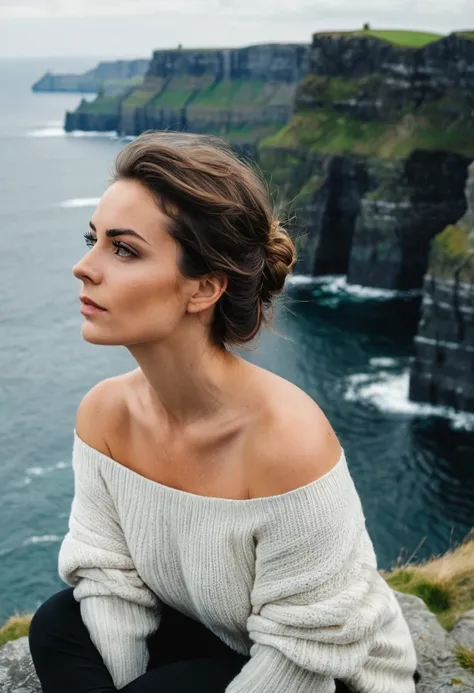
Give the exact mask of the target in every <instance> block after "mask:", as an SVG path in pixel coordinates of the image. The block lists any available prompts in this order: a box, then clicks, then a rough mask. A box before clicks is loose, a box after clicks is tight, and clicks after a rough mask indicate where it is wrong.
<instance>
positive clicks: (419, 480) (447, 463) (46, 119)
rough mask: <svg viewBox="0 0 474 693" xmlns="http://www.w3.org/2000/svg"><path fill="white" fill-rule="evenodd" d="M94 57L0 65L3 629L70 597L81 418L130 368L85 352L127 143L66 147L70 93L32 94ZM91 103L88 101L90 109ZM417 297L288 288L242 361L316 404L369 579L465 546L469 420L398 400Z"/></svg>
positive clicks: (112, 355) (471, 495) (298, 285)
mask: <svg viewBox="0 0 474 693" xmlns="http://www.w3.org/2000/svg"><path fill="white" fill-rule="evenodd" d="M96 62H97V60H96V59H94V58H90V59H77V60H73V59H64V60H61V59H58V58H54V59H50V60H43V59H41V60H36V61H35V60H12V61H8V60H1V61H0V157H1V158H0V160H1V167H0V219H1V224H0V238H1V252H0V299H1V300H0V624H1V623H2V622H3V621H4V620H6V619H7V618H8V617H9V616H11V615H13V614H14V613H21V612H32V611H34V610H35V609H36V608H37V607H38V606H39V605H40V604H41V603H42V602H43V601H44V600H45V599H47V598H48V597H49V596H51V595H52V594H53V593H54V592H56V591H58V590H60V589H62V588H63V587H65V586H66V585H65V584H64V583H63V582H62V581H61V580H60V578H59V576H58V573H57V555H58V551H59V546H60V543H61V541H62V538H63V536H64V534H65V533H66V532H67V521H68V517H69V511H70V506H71V501H72V495H73V474H72V468H71V453H72V441H73V428H74V422H75V415H76V410H77V406H78V404H79V401H80V399H81V398H82V396H83V395H84V394H85V393H86V392H87V390H88V389H90V388H91V387H92V386H93V385H94V384H95V383H96V382H98V381H99V380H102V379H103V378H106V377H109V376H111V375H115V374H118V373H123V372H125V371H127V370H130V369H131V368H134V367H135V365H136V364H135V362H134V361H133V359H132V357H131V356H130V355H129V353H128V352H127V350H126V349H124V348H111V347H103V346H95V345H91V344H88V343H86V342H84V341H83V340H82V337H81V325H82V323H83V321H84V318H83V316H82V315H81V314H80V312H79V308H80V304H79V299H78V296H79V290H80V282H79V281H78V280H77V279H75V278H74V277H73V276H72V271H71V269H72V266H73V265H74V263H75V262H77V260H78V259H79V258H80V257H81V256H82V255H83V254H84V253H85V252H86V250H87V248H86V246H85V242H84V239H83V236H82V234H83V233H84V231H85V230H86V229H87V225H88V221H89V219H90V217H91V215H92V213H93V209H94V206H95V205H96V204H97V201H98V199H99V198H100V196H101V194H102V193H103V191H104V190H105V188H106V187H107V184H108V180H109V175H110V172H111V168H112V164H113V160H114V157H115V155H116V154H117V153H118V151H119V150H120V149H121V148H122V147H123V146H124V145H125V144H126V141H124V140H122V139H119V138H117V137H115V136H112V135H94V134H88V135H76V134H73V135H66V134H65V133H64V131H63V127H62V124H63V117H64V113H65V111H66V109H73V108H74V107H75V106H76V105H77V104H78V102H79V100H80V95H77V94H33V93H32V92H31V84H32V83H33V82H34V81H35V80H36V79H38V78H39V77H40V76H41V75H42V74H43V73H44V72H45V71H46V69H51V70H53V71H55V72H73V71H74V72H75V71H82V70H85V69H88V68H90V67H93V66H94V65H95V64H96ZM88 98H90V97H88ZM419 305H420V298H419V296H410V295H406V296H394V295H392V294H390V293H387V292H382V291H374V290H366V289H362V288H361V287H350V286H348V285H347V284H346V282H345V279H344V277H326V278H324V279H323V280H314V279H311V278H309V277H302V276H295V277H292V278H291V280H290V282H289V283H288V288H287V290H286V293H285V294H284V296H283V297H282V299H281V301H280V303H279V305H278V309H277V312H276V323H275V326H276V328H277V330H278V331H280V332H283V333H284V334H285V335H286V339H283V338H281V337H280V336H278V335H277V334H274V333H272V332H264V333H262V335H261V338H260V340H259V343H258V346H257V348H256V349H255V350H253V351H252V352H247V351H245V352H241V353H242V355H243V356H244V357H245V358H247V359H249V360H251V361H253V362H254V363H258V364H259V365H261V366H263V367H264V368H267V369H269V370H271V371H273V372H275V373H278V374H279V375H281V376H283V377H285V378H287V379H288V380H290V381H291V382H293V383H295V384H296V385H298V386H299V387H301V388H302V389H303V390H305V392H307V393H308V394H309V395H311V397H313V399H314V400H315V401H316V402H318V404H319V405H320V406H321V407H322V408H323V410H324V411H325V413H326V415H327V416H328V418H329V420H330V421H331V423H332V425H333V427H334V428H335V430H336V432H337V434H338V435H339V439H340V441H341V443H342V445H343V446H344V448H345V451H346V455H347V459H348V463H349V467H350V469H351V473H352V476H353V478H354V482H355V484H356V487H357V489H358V491H359V494H360V497H361V500H362V503H363V507H364V512H365V516H366V520H367V526H368V529H369V533H370V535H371V537H372V540H373V542H374V545H375V549H376V552H377V556H378V561H379V567H381V568H389V567H391V566H393V565H395V564H396V563H397V562H400V561H420V560H423V559H426V558H428V557H430V556H432V555H435V554H440V553H444V552H445V551H447V550H448V549H449V548H450V547H452V546H454V545H456V544H457V543H459V541H461V540H462V539H463V538H464V537H465V536H466V535H467V534H468V532H469V531H470V530H471V529H472V526H473V517H474V467H473V462H474V417H473V416H469V415H463V414H456V413H454V412H450V411H445V410H438V409H433V408H431V407H428V406H420V405H417V404H413V403H411V402H409V401H408V396H407V393H408V369H409V364H410V359H411V357H412V356H413V336H414V334H415V331H416V325H417V321H418V314H419Z"/></svg>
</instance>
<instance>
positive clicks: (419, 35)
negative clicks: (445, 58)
mask: <svg viewBox="0 0 474 693" xmlns="http://www.w3.org/2000/svg"><path fill="white" fill-rule="evenodd" d="M361 33H363V34H368V35H369V36H374V37H375V38H379V39H382V40H383V41H389V42H390V43H393V44H395V45H396V46H408V47H409V48H423V46H427V45H428V44H429V43H434V41H439V40H440V39H441V38H443V36H442V34H432V33H429V32H426V31H404V30H390V29H388V30H384V29H382V30H378V29H369V30H368V31H363V32H361Z"/></svg>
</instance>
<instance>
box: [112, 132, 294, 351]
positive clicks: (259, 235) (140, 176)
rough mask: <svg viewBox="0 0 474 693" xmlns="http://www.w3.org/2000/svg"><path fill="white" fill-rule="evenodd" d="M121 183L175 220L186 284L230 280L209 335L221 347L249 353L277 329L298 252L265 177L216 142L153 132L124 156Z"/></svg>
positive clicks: (117, 172)
mask: <svg viewBox="0 0 474 693" xmlns="http://www.w3.org/2000/svg"><path fill="white" fill-rule="evenodd" d="M121 179H132V180H137V181H140V182H141V183H142V184H143V185H145V186H146V187H147V189H148V190H149V191H150V193H151V194H152V195H153V197H154V198H155V200H156V202H157V204H158V206H159V208H160V209H161V210H162V211H163V212H164V213H165V214H166V215H167V216H168V218H169V228H168V232H169V233H170V234H171V235H172V237H173V238H174V239H175V240H176V242H177V243H178V245H179V247H180V259H179V269H180V271H181V273H182V274H183V275H184V276H186V277H193V278H195V277H200V276H203V275H205V274H212V273H221V274H224V275H225V276H226V277H227V279H228V284H227V288H226V291H225V292H224V293H223V294H222V296H221V297H220V299H219V300H218V301H217V302H216V304H215V312H214V316H213V322H212V325H211V329H210V339H211V341H212V343H213V344H214V345H215V346H218V347H222V348H227V347H231V346H243V345H244V344H246V343H247V342H250V341H251V340H252V339H253V338H254V337H255V336H256V334H257V332H258V331H259V329H260V327H261V326H262V324H266V325H270V324H271V318H272V317H273V315H272V311H270V312H269V313H268V309H270V308H273V300H274V298H275V296H277V295H278V294H280V293H281V292H282V291H283V288H284V285H285V279H286V277H287V276H288V274H289V272H290V271H291V269H292V267H293V266H294V264H295V262H296V250H295V246H294V244H293V241H292V240H291V238H290V236H289V235H288V234H287V233H286V231H285V230H284V229H283V228H282V226H281V225H280V222H279V221H278V219H277V218H276V216H274V214H273V211H272V203H271V199H270V194H269V191H268V188H267V185H266V183H265V181H264V180H263V177H262V176H261V174H259V173H257V171H256V170H254V168H253V167H251V166H250V165H249V164H247V163H244V162H243V161H241V160H240V159H238V158H237V156H236V155H235V154H234V153H233V152H232V150H231V149H230V147H229V146H228V145H227V144H226V143H225V142H223V141H222V140H220V139H219V138H217V137H213V136H210V135H195V134H191V133H181V132H180V133H176V132H174V133H173V132H155V131H148V132H145V133H143V134H142V135H140V136H139V137H137V138H136V139H134V140H132V142H130V143H129V144H128V145H126V146H125V147H124V149H122V151H121V152H120V153H119V154H118V156H117V158H116V160H115V167H114V171H113V180H114V181H117V180H121Z"/></svg>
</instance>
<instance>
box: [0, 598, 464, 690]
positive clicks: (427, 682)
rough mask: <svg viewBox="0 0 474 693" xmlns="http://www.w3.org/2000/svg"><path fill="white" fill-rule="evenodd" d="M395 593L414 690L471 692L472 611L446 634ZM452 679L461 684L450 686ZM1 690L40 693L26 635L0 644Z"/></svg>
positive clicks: (420, 605) (420, 607)
mask: <svg viewBox="0 0 474 693" xmlns="http://www.w3.org/2000/svg"><path fill="white" fill-rule="evenodd" d="M395 595H396V597H397V599H398V601H399V603H400V605H401V607H402V610H403V613H404V616H405V618H406V620H407V623H408V625H409V627H410V630H411V633H412V636H413V640H414V643H415V647H416V651H417V655H418V672H419V674H420V676H421V678H420V680H419V682H418V684H417V693H448V691H452V690H453V689H454V690H456V692H457V693H469V691H471V692H472V689H473V687H474V676H472V675H470V674H469V673H468V672H467V671H466V670H464V669H462V668H461V667H459V666H458V664H457V663H456V660H455V656H454V648H455V645H456V641H457V639H458V637H459V638H461V642H463V641H462V638H463V637H464V635H463V634H464V633H467V637H471V636H472V633H473V631H472V625H467V626H466V623H468V624H469V623H471V620H472V615H473V612H469V613H468V614H466V615H465V617H464V618H463V619H461V620H460V621H459V622H458V627H457V628H455V630H454V631H453V634H449V633H447V632H446V631H445V630H444V629H443V628H442V627H441V626H440V625H439V623H438V621H437V620H436V618H435V616H434V615H433V614H432V613H431V612H430V611H429V610H428V609H427V607H426V606H425V604H424V602H423V601H422V600H421V599H419V598H418V597H413V596H411V595H406V594H401V593H400V592H395ZM469 614H470V615H469ZM463 621H464V622H465V623H464V624H463ZM454 635H456V638H455V637H454ZM453 679H457V680H458V681H460V682H461V683H459V684H457V685H455V686H453V684H452V681H453ZM0 693H41V687H40V685H39V682H38V679H37V677H36V674H35V671H34V667H33V663H32V661H31V657H30V653H29V648H28V638H27V637H24V638H20V639H19V640H15V641H13V642H10V643H7V644H6V645H4V646H3V647H0ZM394 693H398V692H395V691H394Z"/></svg>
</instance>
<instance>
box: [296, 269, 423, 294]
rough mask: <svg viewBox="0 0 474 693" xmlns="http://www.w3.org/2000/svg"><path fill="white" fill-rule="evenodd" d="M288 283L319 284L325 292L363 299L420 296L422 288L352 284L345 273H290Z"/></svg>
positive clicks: (297, 284)
mask: <svg viewBox="0 0 474 693" xmlns="http://www.w3.org/2000/svg"><path fill="white" fill-rule="evenodd" d="M287 283H288V284H290V285H292V286H300V285H305V284H312V285H319V286H321V288H322V289H323V290H324V292H325V293H330V294H339V295H344V294H345V295H347V296H351V297H354V298H362V299H391V298H402V297H411V296H420V295H421V290H419V289H412V290H410V291H398V290H395V289H393V290H392V289H377V288H374V287H371V286H362V285H360V284H350V283H348V281H347V275H345V274H326V275H321V276H319V277H313V276H311V275H309V274H297V275H290V276H289V277H288V279H287Z"/></svg>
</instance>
